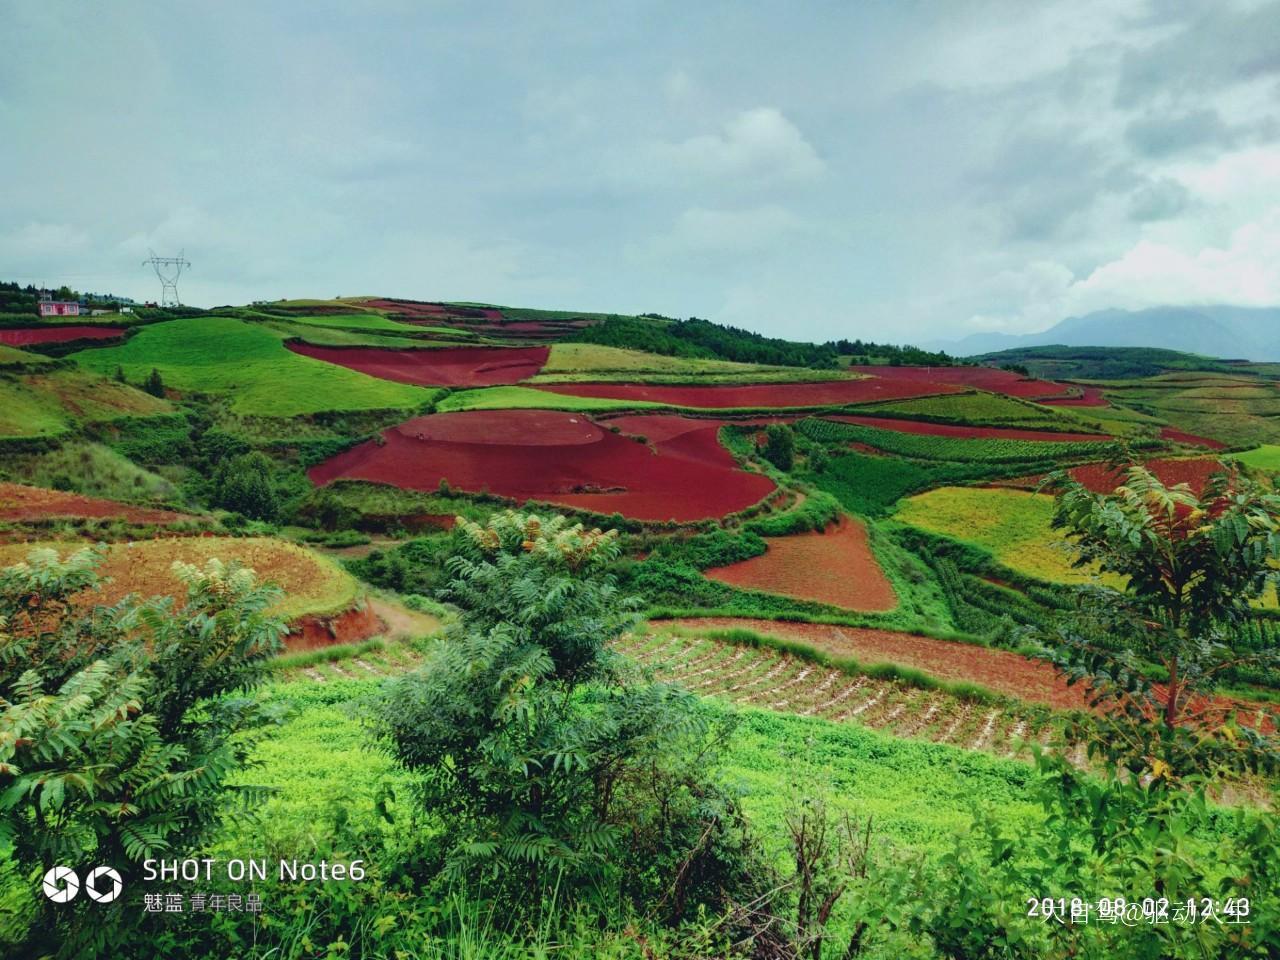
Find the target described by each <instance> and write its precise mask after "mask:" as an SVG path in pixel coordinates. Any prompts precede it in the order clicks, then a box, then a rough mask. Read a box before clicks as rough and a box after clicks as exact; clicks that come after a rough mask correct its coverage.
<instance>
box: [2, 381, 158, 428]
mask: <svg viewBox="0 0 1280 960" xmlns="http://www.w3.org/2000/svg"><path fill="white" fill-rule="evenodd" d="M172 410H173V408H172V407H171V406H170V405H169V404H168V403H166V402H165V401H164V400H159V399H157V398H155V397H153V396H150V395H149V394H146V393H143V392H142V391H141V390H136V389H134V388H133V387H130V386H126V385H125V384H122V383H116V382H115V381H114V380H104V379H103V378H102V377H99V376H95V375H93V374H90V373H87V372H85V371H83V370H74V369H71V370H68V369H57V370H50V371H49V372H48V373H45V372H39V373H26V374H20V375H16V376H13V375H11V376H5V377H0V437H51V436H58V435H60V434H64V433H67V432H68V431H70V430H71V429H73V428H74V427H75V425H76V424H77V423H95V422H102V421H107V420H116V419H119V418H121V417H147V416H153V415H155V414H161V413H169V412H171V411H172Z"/></svg>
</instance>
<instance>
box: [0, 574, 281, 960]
mask: <svg viewBox="0 0 1280 960" xmlns="http://www.w3.org/2000/svg"><path fill="white" fill-rule="evenodd" d="M99 562H100V555H99V554H98V553H97V552H95V551H92V550H83V551H80V552H78V553H75V554H73V555H71V556H69V557H67V558H65V559H62V558H60V557H59V556H58V555H57V553H56V552H55V551H52V550H35V551H33V552H32V553H31V554H30V555H29V557H28V559H27V561H26V562H25V563H21V564H17V565H14V566H11V567H7V568H5V569H3V570H0V618H3V619H2V620H0V624H2V627H0V848H7V849H8V850H9V851H10V854H9V856H10V858H11V860H12V862H13V863H14V864H15V865H16V869H17V871H18V873H19V874H20V875H21V876H22V877H23V878H24V879H26V880H28V881H30V886H29V887H28V889H30V890H35V889H37V884H38V880H39V875H40V874H41V873H42V872H43V870H44V869H46V868H48V867H49V866H50V865H53V864H56V863H62V864H83V863H90V862H93V863H100V864H107V865H110V866H113V867H115V868H116V869H117V870H119V871H120V873H121V874H122V875H123V876H124V879H125V895H124V896H123V897H122V898H121V899H120V900H117V901H116V902H115V903H113V904H110V905H98V904H92V903H91V904H89V906H87V907H86V906H85V904H84V903H82V902H80V901H77V902H76V903H74V904H70V905H56V906H55V905H52V904H51V903H50V902H49V901H47V900H44V899H43V898H39V899H38V901H37V902H34V903H32V904H29V905H28V908H27V911H26V919H27V920H29V923H28V924H26V925H25V926H22V928H21V929H18V930H16V931H15V930H6V931H4V935H5V936H6V937H7V938H9V939H10V940H11V941H13V942H15V943H17V944H19V946H17V947H16V949H17V950H18V951H19V952H20V953H21V955H23V956H44V955H58V956H90V955H98V954H100V953H101V952H103V951H104V949H106V948H108V947H112V946H117V947H119V946H121V945H122V944H125V943H127V942H129V938H130V937H134V936H138V934H137V928H138V924H139V923H141V922H142V920H141V919H140V917H142V915H143V914H142V910H141V898H142V892H141V891H142V888H141V886H140V885H139V884H137V883H136V882H131V881H136V880H138V879H140V877H141V871H140V866H141V862H142V860H144V859H146V858H148V857H154V856H156V855H158V854H160V853H162V852H164V851H169V850H179V851H188V850H198V849H200V848H201V844H203V843H204V842H206V841H207V840H208V838H209V837H210V835H211V832H212V830H213V828H214V826H215V825H216V823H217V820H218V817H219V815H220V811H221V809H222V808H221V805H220V800H221V799H222V798H224V797H225V795H226V794H228V793H229V792H232V791H234V790H235V789H236V788H232V787H231V786H230V785H229V784H228V778H229V777H230V776H231V774H232V773H233V772H235V771H237V770H239V769H241V768H242V767H244V766H245V764H246V762H247V757H248V753H249V751H250V750H251V748H252V746H253V744H254V742H255V736H254V731H255V730H257V729H259V728H260V727H261V724H262V723H263V721H264V720H266V719H267V715H266V714H264V712H263V711H262V710H261V708H260V707H259V706H258V704H257V703H256V701H254V700H253V699H252V698H250V697H248V696H246V695H245V692H246V691H248V690H250V689H251V688H252V687H254V686H256V685H257V684H258V683H260V682H261V681H262V679H263V677H264V675H265V674H264V671H265V661H266V660H267V658H268V657H270V656H271V655H273V654H274V653H275V652H276V651H277V650H278V649H279V646H280V638H281V635H282V634H283V632H284V624H283V623H282V622H281V621H280V620H278V619H277V618H275V617H272V616H270V615H268V613H267V612H266V611H267V608H268V607H269V605H270V604H271V603H273V602H275V601H276V600H277V599H278V597H279V592H278V591H277V590H275V589H273V588H269V587H264V586H262V585H260V584H258V583H257V581H256V579H255V577H254V575H253V572H252V571H250V570H247V569H245V568H243V567H240V566H239V565H237V564H230V565H224V564H222V563H221V562H219V561H217V560H212V561H210V562H209V564H208V565H207V566H206V567H205V568H204V569H203V570H197V569H195V568H194V567H191V566H189V565H186V564H175V565H174V569H175V573H176V574H177V575H178V577H179V579H180V580H181V581H182V582H183V583H184V584H185V586H186V598H185V602H184V603H183V604H182V605H181V606H179V605H178V604H176V603H175V602H174V600H173V599H172V598H169V597H164V598H153V599H150V600H145V601H140V600H138V599H136V598H134V597H128V598H126V599H124V600H122V601H120V602H119V603H117V604H115V605H113V606H111V607H103V606H100V605H95V604H93V603H92V599H93V598H92V591H93V589H94V587H95V586H96V585H97V573H96V567H97V565H98V563H99ZM243 792H244V793H245V798H246V800H250V799H254V798H256V797H257V794H256V793H254V792H252V791H247V790H245V791H243ZM106 952H110V950H107V951H106ZM135 955H136V954H135Z"/></svg>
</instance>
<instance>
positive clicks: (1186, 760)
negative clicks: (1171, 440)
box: [1052, 466, 1280, 775]
mask: <svg viewBox="0 0 1280 960" xmlns="http://www.w3.org/2000/svg"><path fill="white" fill-rule="evenodd" d="M1053 485H1054V487H1055V489H1056V492H1057V499H1056V503H1055V511H1054V520H1053V524H1054V527H1055V528H1057V529H1060V530H1062V531H1063V532H1064V533H1065V535H1066V537H1067V539H1068V540H1069V541H1070V542H1071V543H1072V544H1073V546H1074V548H1075V551H1076V561H1075V563H1076V565H1077V566H1086V565H1094V564H1096V565H1097V568H1098V569H1099V570H1101V571H1103V572H1105V573H1113V574H1117V575H1119V576H1121V577H1123V578H1124V589H1123V590H1116V589H1110V588H1108V587H1104V586H1099V587H1094V588H1090V589H1088V590H1086V591H1084V593H1083V595H1082V600H1083V606H1082V609H1081V613H1080V615H1079V616H1078V617H1077V618H1076V621H1075V624H1074V625H1073V626H1072V627H1071V628H1069V629H1067V630H1065V631H1063V632H1062V633H1060V635H1059V636H1058V637H1057V638H1056V639H1055V640H1054V642H1053V647H1052V652H1053V656H1054V658H1055V659H1056V661H1057V663H1058V664H1059V666H1060V667H1062V668H1063V669H1064V670H1065V671H1066V672H1067V675H1068V679H1069V680H1070V681H1071V682H1083V683H1086V684H1088V685H1089V687H1090V690H1091V695H1092V697H1093V699H1094V701H1095V703H1096V704H1097V705H1099V706H1102V707H1103V708H1104V709H1105V710H1106V711H1107V717H1106V718H1105V720H1104V722H1105V723H1106V724H1107V728H1108V735H1107V736H1106V737H1104V738H1099V739H1098V740H1096V741H1095V744H1094V745H1095V746H1096V747H1097V748H1098V749H1100V750H1103V751H1104V752H1106V753H1107V754H1108V755H1109V756H1110V757H1111V758H1113V759H1120V758H1122V757H1123V759H1125V761H1126V762H1129V763H1134V764H1139V765H1155V769H1156V770H1157V772H1159V773H1161V774H1166V775H1167V774H1170V773H1173V772H1175V771H1176V770H1179V769H1182V768H1187V769H1195V768H1196V767H1198V766H1202V765H1203V764H1202V761H1209V760H1213V759H1218V758H1219V754H1218V753H1217V752H1216V751H1217V750H1218V749H1221V750H1225V751H1227V752H1229V753H1230V752H1238V753H1241V755H1246V756H1248V757H1249V758H1251V759H1252V760H1254V761H1256V760H1258V759H1260V757H1261V756H1262V755H1264V754H1268V753H1271V752H1272V751H1271V745H1270V743H1269V742H1268V741H1267V740H1265V739H1264V738H1262V737H1261V736H1260V735H1258V734H1257V733H1256V732H1255V731H1254V730H1252V729H1250V728H1249V727H1244V728H1241V727H1238V726H1237V725H1236V724H1235V723H1234V722H1233V720H1232V718H1231V717H1229V716H1227V715H1226V713H1225V711H1224V710H1219V709H1214V708H1213V705H1212V701H1211V698H1212V695H1213V689H1214V686H1215V684H1217V683H1218V682H1220V681H1221V679H1222V677H1223V675H1224V674H1228V673H1229V672H1231V671H1235V670H1240V669H1242V668H1248V667H1254V668H1257V667H1261V668H1263V669H1273V668H1275V667H1276V666H1277V665H1278V664H1280V655H1278V653H1277V650H1276V645H1275V643H1274V641H1273V637H1272V631H1270V630H1269V629H1267V628H1266V627H1265V626H1264V627H1262V628H1261V629H1258V628H1257V626H1256V625H1255V627H1254V629H1245V627H1246V625H1247V624H1249V623H1250V621H1252V620H1254V619H1255V617H1254V611H1253V608H1252V606H1251V605H1252V603H1253V602H1254V601H1256V600H1257V599H1258V598H1259V597H1261V596H1262V594H1263V591H1264V590H1265V589H1266V588H1267V587H1268V586H1269V585H1270V584H1272V583H1274V581H1275V579H1276V575H1277V574H1276V569H1275V568H1274V567H1273V566H1272V564H1273V562H1274V561H1276V560H1277V559H1280V496H1277V495H1276V494H1273V493H1271V492H1269V491H1267V490H1265V489H1263V488H1261V487H1259V486H1258V485H1256V484H1254V483H1252V482H1251V481H1249V480H1247V479H1246V478H1244V477H1243V476H1241V475H1240V474H1239V472H1238V471H1237V470H1235V469H1232V470H1230V471H1228V472H1223V473H1219V474H1217V475H1215V476H1214V477H1212V478H1211V479H1210V480H1209V482H1208V484H1207V485H1206V487H1205V489H1204V490H1203V492H1202V493H1200V494H1197V493H1196V492H1194V491H1192V490H1191V489H1189V487H1188V486H1187V485H1186V484H1179V485H1178V486H1175V487H1166V486H1165V485H1164V484H1163V483H1161V482H1160V480H1159V479H1158V478H1157V477H1156V476H1154V475H1153V474H1152V473H1151V472H1150V471H1148V470H1147V469H1145V468H1144V467H1142V466H1131V467H1130V468H1129V469H1128V472H1127V476H1126V480H1125V483H1124V485H1122V486H1120V487H1118V488H1117V489H1116V490H1115V491H1113V492H1111V493H1095V492H1093V491H1091V490H1089V489H1087V488H1086V487H1084V486H1083V485H1082V484H1080V483H1078V482H1076V481H1074V480H1072V479H1071V478H1070V477H1069V476H1066V475H1059V476H1057V477H1056V478H1055V479H1054V481H1053ZM1144 663H1156V664H1159V665H1160V667H1161V668H1162V669H1163V672H1164V674H1165V679H1164V680H1163V682H1161V683H1152V682H1151V681H1150V680H1148V679H1147V678H1146V676H1145V673H1146V671H1144V670H1143V666H1142V665H1143V664H1144ZM1153 720H1154V721H1155V723H1152V722H1150V721H1153ZM1206 738H1209V740H1212V741H1214V742H1209V740H1207V739H1206Z"/></svg>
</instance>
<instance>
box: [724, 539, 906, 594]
mask: <svg viewBox="0 0 1280 960" xmlns="http://www.w3.org/2000/svg"><path fill="white" fill-rule="evenodd" d="M765 542H766V543H767V544H768V550H767V551H766V552H765V553H763V554H761V555H760V556H758V557H752V558H751V559H750V560H743V561H742V562H740V563H735V564H731V565H730V566H727V567H714V568H712V569H710V570H707V571H706V575H707V576H708V577H710V578H711V579H712V580H719V581H720V582H721V583H727V584H730V585H731V586H735V587H741V588H743V589H746V590H763V591H764V592H765V593H780V594H782V595H783V596H787V597H796V598H798V599H800V600H813V601H816V602H817V603H828V604H831V605H832V606H833V607H843V608H844V609H846V610H859V611H863V612H866V613H875V612H882V611H885V610H892V609H893V608H894V607H896V606H897V605H898V598H897V596H895V595H894V592H893V586H892V584H890V583H889V580H888V578H887V577H886V576H885V575H884V571H883V570H881V569H880V564H879V563H877V562H876V558H875V555H874V554H872V552H871V545H870V544H869V543H868V542H867V528H866V527H864V526H863V525H862V524H861V523H859V522H858V521H856V520H849V519H845V520H841V521H840V523H838V524H837V525H835V526H833V527H830V528H828V529H827V531H826V532H824V533H818V532H816V531H810V532H809V533H801V534H796V535H794V536H789V537H769V538H768V539H767V540H766V541H765Z"/></svg>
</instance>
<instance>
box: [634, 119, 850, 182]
mask: <svg viewBox="0 0 1280 960" xmlns="http://www.w3.org/2000/svg"><path fill="white" fill-rule="evenodd" d="M642 160H643V165H642V166H641V167H639V168H636V170H637V172H638V173H640V175H641V176H642V177H643V178H644V179H646V180H650V179H653V178H655V177H657V178H663V179H667V178H675V179H693V180H699V181H701V180H715V179H719V178H722V177H730V178H741V179H746V180H764V181H771V180H779V181H796V180H808V179H811V178H813V177H817V176H819V175H820V174H821V173H822V172H823V171H824V170H825V169H826V165H825V164H824V163H823V161H822V158H821V157H819V156H818V154H817V151H815V150H814V149H813V146H812V145H811V144H810V143H809V141H808V140H806V139H805V138H804V135H803V134H802V133H801V132H800V131H799V130H798V129H797V128H796V126H795V124H793V123H792V122H791V121H790V120H788V119H787V118H786V117H785V116H784V115H783V113H782V111H780V110H777V109H775V108H774V107H756V108H755V109H753V110H744V111H743V112H741V113H739V114H738V115H737V116H735V117H733V118H732V119H731V120H729V121H728V122H727V123H725V124H724V126H723V127H722V128H721V130H720V132H719V133H708V134H701V135H699V136H696V137H690V138H689V139H687V140H683V141H681V142H679V143H669V142H662V143H656V144H653V145H652V146H651V147H649V148H648V149H647V150H644V151H642Z"/></svg>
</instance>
